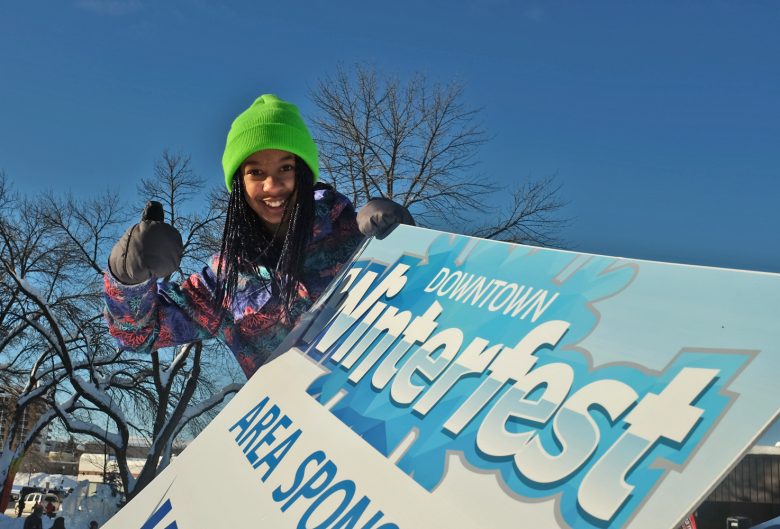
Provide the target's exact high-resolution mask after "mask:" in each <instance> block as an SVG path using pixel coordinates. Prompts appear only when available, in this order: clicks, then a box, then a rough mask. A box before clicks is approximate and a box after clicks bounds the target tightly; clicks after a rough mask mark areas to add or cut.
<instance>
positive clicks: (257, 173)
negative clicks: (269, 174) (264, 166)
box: [244, 169, 263, 178]
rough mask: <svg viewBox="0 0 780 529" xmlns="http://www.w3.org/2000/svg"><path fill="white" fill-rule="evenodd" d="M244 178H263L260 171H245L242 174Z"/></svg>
mask: <svg viewBox="0 0 780 529" xmlns="http://www.w3.org/2000/svg"><path fill="white" fill-rule="evenodd" d="M244 174H245V175H246V176H253V177H255V178H260V177H262V176H263V171H261V170H260V169H247V170H246V172H245V173H244Z"/></svg>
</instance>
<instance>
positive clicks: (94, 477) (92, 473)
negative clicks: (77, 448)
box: [78, 452, 146, 483]
mask: <svg viewBox="0 0 780 529" xmlns="http://www.w3.org/2000/svg"><path fill="white" fill-rule="evenodd" d="M144 463H146V459H145V458H140V457H132V458H128V459H127V465H128V467H130V474H131V475H132V476H133V477H134V478H137V477H138V475H139V474H140V473H141V470H142V469H143V467H144ZM118 473H119V468H118V467H117V464H116V458H114V456H111V455H109V456H106V455H105V454H102V453H101V454H97V453H91V452H85V453H83V454H81V457H80V458H79V473H78V480H79V481H83V480H87V481H90V482H93V483H103V479H104V476H105V475H111V474H113V475H116V474H118Z"/></svg>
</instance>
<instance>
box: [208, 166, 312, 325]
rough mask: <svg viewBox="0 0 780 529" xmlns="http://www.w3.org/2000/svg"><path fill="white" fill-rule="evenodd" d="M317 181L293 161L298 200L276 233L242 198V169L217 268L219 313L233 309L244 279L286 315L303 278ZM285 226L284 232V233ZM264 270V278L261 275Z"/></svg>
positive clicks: (235, 182)
mask: <svg viewBox="0 0 780 529" xmlns="http://www.w3.org/2000/svg"><path fill="white" fill-rule="evenodd" d="M313 189H314V175H313V174H312V171H311V169H310V168H309V166H308V165H307V164H306V162H304V161H303V160H302V159H300V158H299V157H298V156H295V191H294V197H295V200H292V201H289V202H288V203H287V206H286V207H285V210H284V217H283V219H282V222H281V223H280V224H279V225H278V226H277V227H276V229H275V231H274V232H273V233H269V231H268V229H267V228H266V227H265V226H264V225H263V223H262V221H261V219H260V217H258V215H257V214H256V213H255V212H254V211H253V210H252V208H251V207H249V204H248V203H247V201H246V198H245V197H244V178H243V174H242V172H241V168H239V169H238V171H236V174H235V176H234V178H233V189H232V191H231V193H230V198H229V203H228V210H227V218H226V220H225V229H224V231H223V233H222V246H221V248H220V251H219V263H218V265H217V287H216V289H215V291H214V301H215V306H216V307H221V308H222V309H223V310H222V311H221V313H222V318H224V316H225V312H226V311H225V309H229V308H230V303H231V301H232V299H233V297H234V295H235V293H236V289H237V287H238V276H239V274H241V273H244V274H253V275H257V276H258V277H260V278H261V280H262V281H263V284H264V286H265V288H266V289H267V290H268V292H269V293H271V294H274V295H277V296H279V299H281V301H282V304H283V307H284V309H285V312H286V314H287V316H288V319H289V318H290V310H291V308H292V304H293V301H294V300H295V298H296V294H297V290H298V282H299V281H301V280H302V278H303V263H304V261H305V260H306V247H307V245H308V244H309V241H310V239H311V235H312V229H313V226H314V190H313ZM285 226H286V232H284V233H281V230H284V229H285V228H284V227H285ZM262 268H265V269H266V270H267V271H268V274H267V276H270V278H267V277H266V274H261V273H260V271H261V269H262Z"/></svg>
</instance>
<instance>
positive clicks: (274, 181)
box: [263, 175, 282, 194]
mask: <svg viewBox="0 0 780 529" xmlns="http://www.w3.org/2000/svg"><path fill="white" fill-rule="evenodd" d="M281 188H282V179H281V178H279V177H278V176H275V175H269V176H268V177H267V178H266V179H265V180H263V192H265V193H267V194H272V193H274V192H276V191H278V190H280V189H281Z"/></svg>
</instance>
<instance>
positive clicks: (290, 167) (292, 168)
mask: <svg viewBox="0 0 780 529" xmlns="http://www.w3.org/2000/svg"><path fill="white" fill-rule="evenodd" d="M281 171H282V172H283V173H286V172H287V171H295V166H294V165H292V164H289V163H288V164H286V165H283V166H282V168H281Z"/></svg>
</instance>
